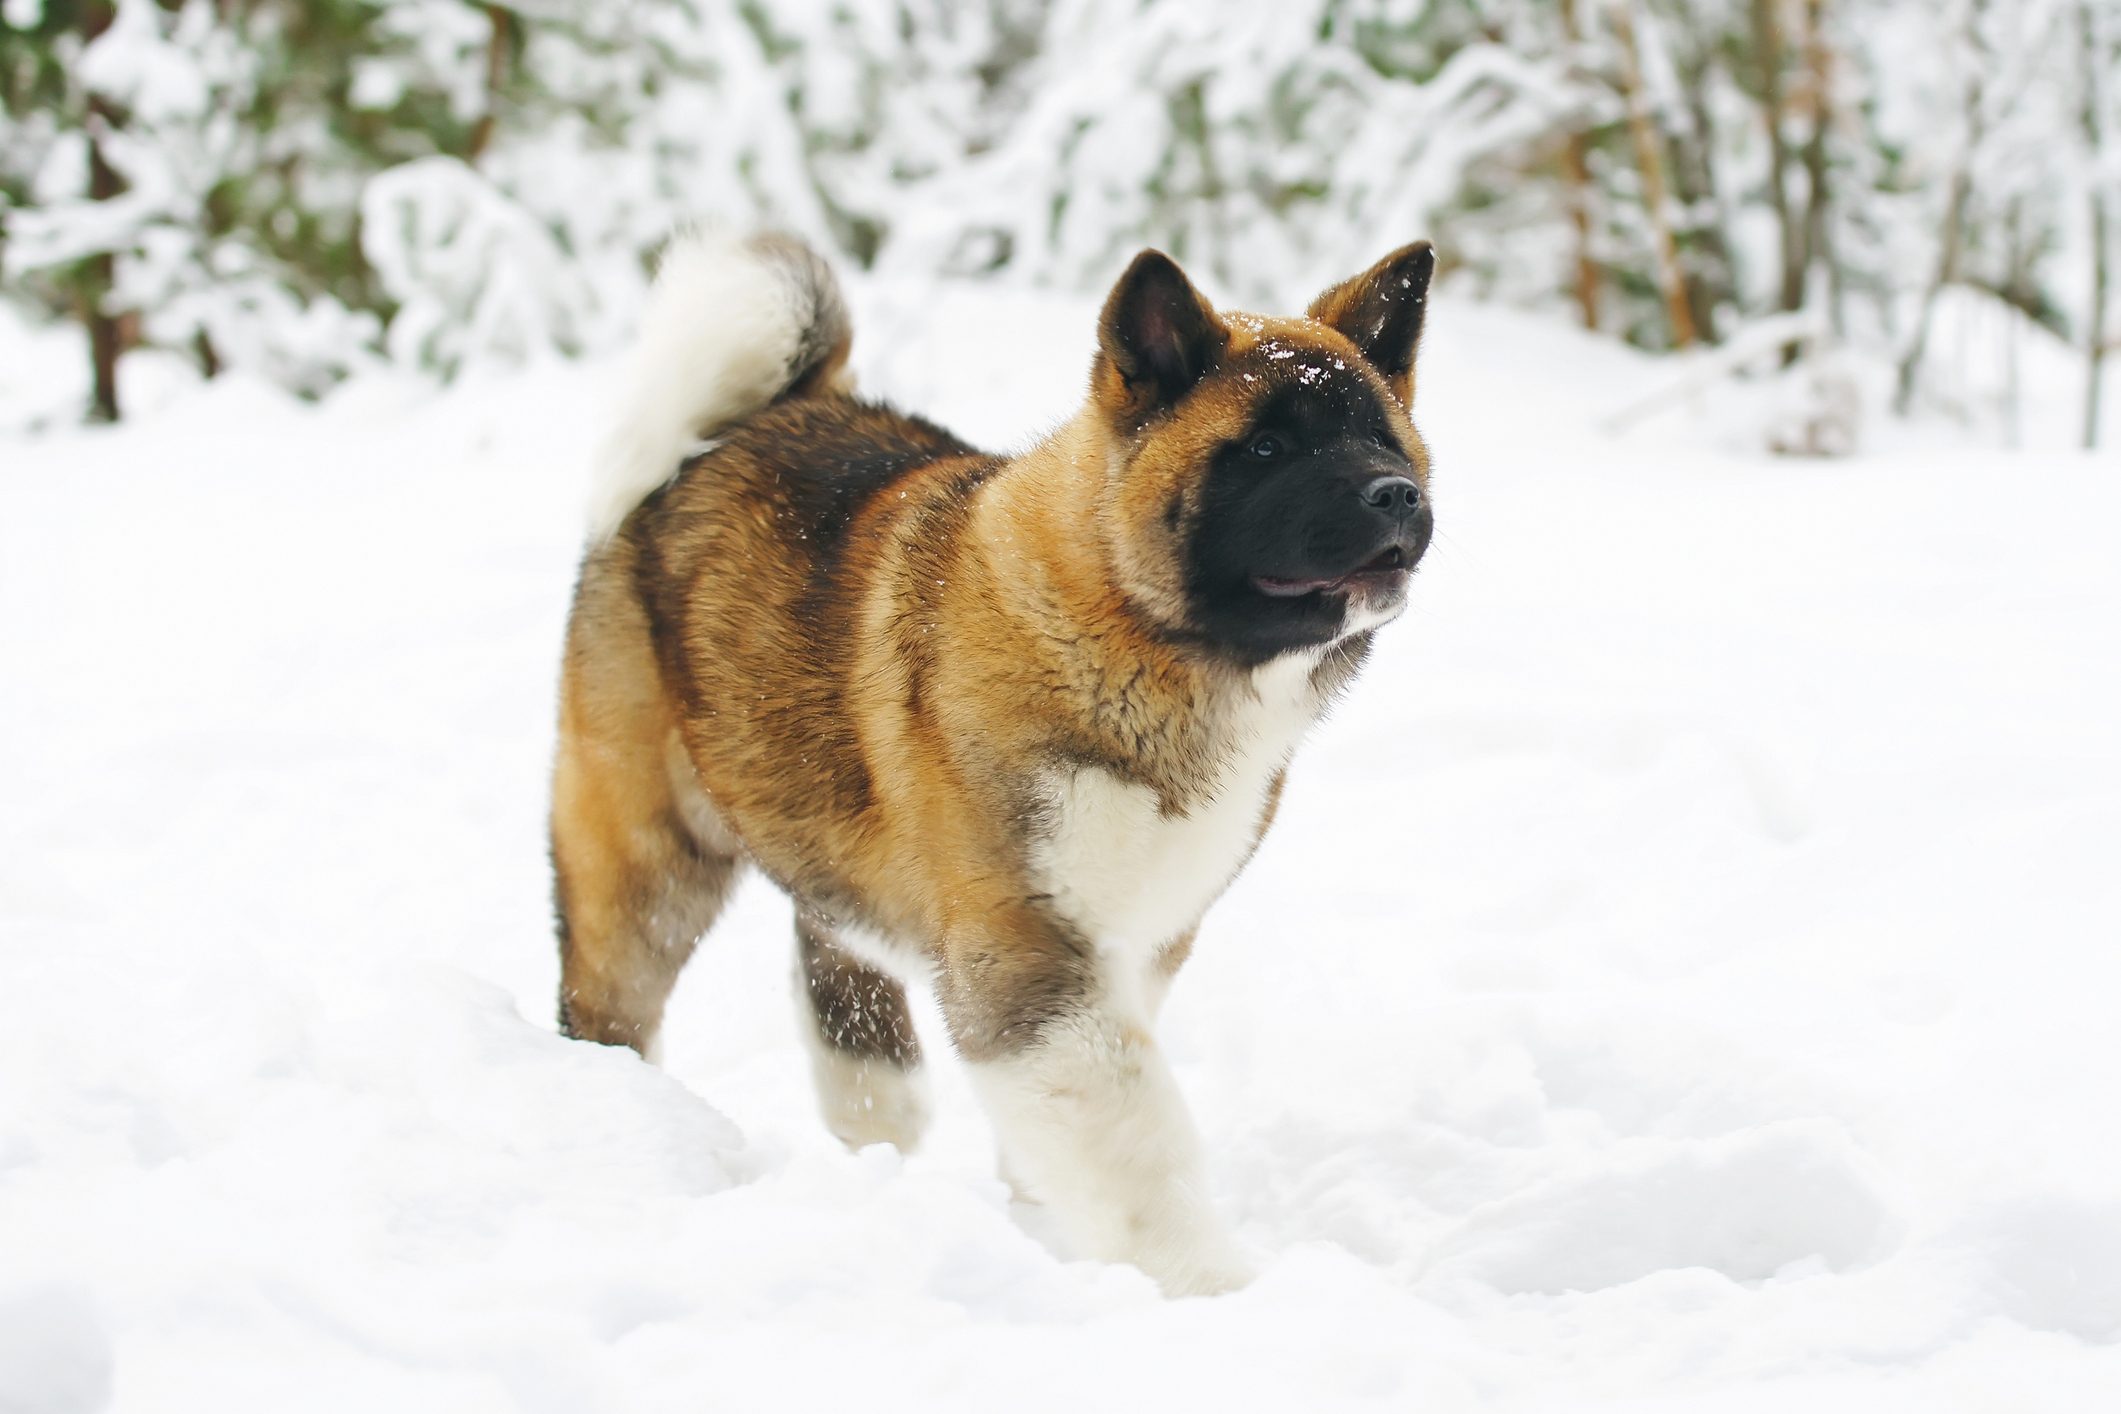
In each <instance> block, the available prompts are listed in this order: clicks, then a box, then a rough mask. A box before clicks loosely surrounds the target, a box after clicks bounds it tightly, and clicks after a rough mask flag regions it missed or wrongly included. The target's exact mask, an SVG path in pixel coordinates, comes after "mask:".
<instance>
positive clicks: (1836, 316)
mask: <svg viewBox="0 0 2121 1414" xmlns="http://www.w3.org/2000/svg"><path fill="white" fill-rule="evenodd" d="M1804 22H1805V33H1804V51H1805V66H1804V67H1805V89H1806V92H1805V99H1806V102H1805V107H1806V108H1807V109H1809V110H1810V116H1811V123H1812V128H1811V134H1810V136H1809V137H1808V138H1807V139H1806V141H1805V144H1804V179H1805V185H1806V188H1807V191H1806V194H1805V206H1804V271H1805V273H1804V281H1803V283H1804V286H1805V288H1806V289H1807V290H1809V289H1812V288H1814V282H1815V281H1819V282H1821V283H1823V284H1825V285H1826V286H1827V288H1828V289H1829V291H1830V292H1831V291H1834V290H1836V289H1838V287H1839V284H1840V282H1839V280H1838V278H1837V277H1836V275H1835V269H1836V267H1835V264H1834V252H1833V250H1832V248H1831V246H1830V245H1829V243H1828V237H1827V213H1828V207H1829V202H1830V194H1829V190H1828V182H1827V160H1826V159H1827V152H1826V139H1827V130H1828V127H1829V125H1830V124H1831V123H1832V121H1833V109H1832V106H1831V105H1832V100H1831V97H1830V93H1831V90H1830V89H1829V87H1828V85H1829V84H1830V83H1831V81H1832V78H1833V50H1832V48H1831V46H1830V45H1829V44H1828V42H1827V37H1826V23H1825V22H1826V0H1805V3H1804ZM1829 309H1830V313H1831V315H1832V318H1833V321H1834V329H1835V332H1836V333H1839V332H1840V330H1841V301H1840V299H1839V298H1832V299H1830V301H1829Z"/></svg>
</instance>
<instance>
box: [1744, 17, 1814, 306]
mask: <svg viewBox="0 0 2121 1414" xmlns="http://www.w3.org/2000/svg"><path fill="white" fill-rule="evenodd" d="M1779 3H1780V0H1752V7H1753V48H1754V50H1755V51H1756V52H1757V54H1758V57H1759V60H1760V108H1761V116H1762V117H1763V118H1764V119H1765V120H1766V122H1767V138H1768V199H1769V200H1770V201H1771V202H1772V203H1773V204H1774V207H1775V221H1776V224H1777V226H1778V227H1779V228H1780V230H1781V232H1782V300H1781V308H1782V309H1783V310H1784V311H1789V310H1793V309H1796V308H1798V307H1800V306H1801V305H1802V304H1803V303H1804V237H1803V234H1802V232H1801V231H1800V229H1799V227H1798V223H1797V212H1796V209H1795V208H1794V207H1792V206H1791V205H1790V188H1789V170H1790V146H1789V141H1788V139H1787V138H1786V137H1785V136H1784V134H1783V129H1782V120H1783V102H1784V100H1783V93H1782V26H1781V25H1780V24H1779V23H1777V21H1776V17H1775V10H1776V7H1777V5H1778V4H1779Z"/></svg>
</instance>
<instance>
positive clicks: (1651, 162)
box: [1609, 0, 1695, 349]
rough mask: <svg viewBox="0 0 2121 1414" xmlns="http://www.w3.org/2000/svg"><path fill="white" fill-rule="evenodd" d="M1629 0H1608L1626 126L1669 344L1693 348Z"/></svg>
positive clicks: (1683, 278) (1690, 313) (1660, 157)
mask: <svg viewBox="0 0 2121 1414" xmlns="http://www.w3.org/2000/svg"><path fill="white" fill-rule="evenodd" d="M1630 3H1631V0H1611V5H1610V7H1609V8H1610V10H1611V14H1612V19H1613V34H1614V37H1615V38H1617V39H1618V40H1619V41H1620V58H1621V83H1622V85H1623V86H1624V88H1625V89H1626V92H1627V100H1628V131H1629V132H1630V133H1631V134H1632V135H1633V137H1634V139H1635V161H1636V165H1638V166H1639V167H1641V169H1642V201H1643V205H1644V206H1645V207H1646V208H1647V209H1648V212H1649V218H1650V238H1651V240H1652V242H1653V243H1654V244H1655V246H1656V253H1657V283H1658V285H1659V286H1660V287H1661V288H1662V289H1663V291H1664V307H1665V313H1666V316H1667V318H1668V319H1669V320H1670V322H1671V328H1672V347H1674V348H1678V349H1685V348H1692V347H1693V345H1694V340H1695V333H1694V315H1693V311H1692V310H1691V309H1689V308H1688V307H1687V295H1686V276H1685V274H1684V273H1683V272H1682V271H1681V269H1680V265H1679V247H1678V245H1677V243H1676V242H1674V241H1673V239H1672V220H1671V213H1670V212H1669V211H1668V210H1667V209H1666V208H1667V202H1666V197H1665V182H1664V156H1663V154H1662V153H1661V152H1660V151H1659V150H1658V135H1657V130H1656V127H1655V126H1654V125H1653V124H1652V123H1651V121H1650V104H1649V97H1648V95H1647V94H1646V93H1645V92H1644V91H1643V83H1642V55H1641V53H1640V51H1639V50H1638V49H1637V47H1636V44H1635V20H1634V16H1633V15H1632V14H1631V13H1630V11H1629V5H1630Z"/></svg>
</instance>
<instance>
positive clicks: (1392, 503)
mask: <svg viewBox="0 0 2121 1414" xmlns="http://www.w3.org/2000/svg"><path fill="white" fill-rule="evenodd" d="M1362 499H1363V501H1364V503H1365V504H1368V505H1372V506H1375V507H1376V508H1377V509H1378V510H1381V511H1383V512H1385V513H1386V514H1387V515H1390V516H1392V517H1393V518H1394V519H1396V520H1405V519H1406V518H1407V517H1408V516H1411V515H1413V514H1414V512H1415V511H1416V510H1418V509H1419V508H1420V506H1421V488H1420V487H1419V486H1416V485H1415V484H1414V483H1413V481H1411V480H1410V479H1408V478H1407V477H1404V476H1380V477H1378V478H1377V479H1376V480H1375V481H1373V482H1371V483H1370V484H1369V485H1367V486H1365V487H1363V488H1362Z"/></svg>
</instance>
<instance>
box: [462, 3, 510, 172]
mask: <svg viewBox="0 0 2121 1414" xmlns="http://www.w3.org/2000/svg"><path fill="white" fill-rule="evenodd" d="M484 8H485V10H486V23H487V25H488V26H489V29H488V32H487V36H486V107H485V110H484V111H483V112H481V113H480V114H479V121H478V122H476V123H474V124H473V125H472V129H471V140H470V142H469V144H468V145H467V148H466V151H465V154H464V156H465V159H466V160H467V161H469V162H470V163H471V164H472V165H473V166H477V165H478V162H479V159H480V158H481V157H484V156H485V155H486V149H487V148H488V147H489V146H490V145H492V143H493V130H494V126H495V124H496V123H497V122H498V121H499V116H500V115H499V111H498V110H499V108H500V105H501V84H502V82H503V81H504V80H505V79H506V78H507V77H508V53H509V49H510V47H511V45H512V44H513V42H514V28H515V16H514V15H513V14H511V13H509V11H508V9H507V7H506V6H503V5H487V6H485V7H484Z"/></svg>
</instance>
